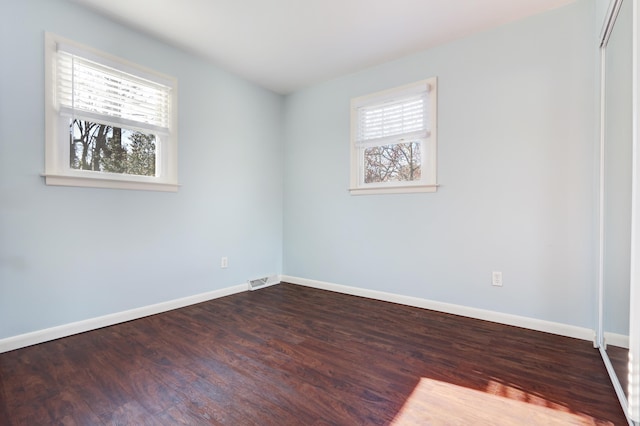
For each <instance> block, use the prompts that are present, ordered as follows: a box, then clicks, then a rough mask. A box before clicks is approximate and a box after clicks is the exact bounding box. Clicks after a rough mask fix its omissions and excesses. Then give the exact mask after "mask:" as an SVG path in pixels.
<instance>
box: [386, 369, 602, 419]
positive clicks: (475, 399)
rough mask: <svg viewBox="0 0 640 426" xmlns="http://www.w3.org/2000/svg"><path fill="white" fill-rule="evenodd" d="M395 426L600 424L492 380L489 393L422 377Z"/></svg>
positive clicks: (398, 415)
mask: <svg viewBox="0 0 640 426" xmlns="http://www.w3.org/2000/svg"><path fill="white" fill-rule="evenodd" d="M392 424H393V425H451V424H456V425H457V424H460V425H467V424H469V425H471V424H472V425H525V424H526V425H544V426H552V425H558V426H560V425H562V426H567V425H601V424H606V423H603V422H599V421H598V420H597V419H594V418H592V417H590V416H588V415H585V414H580V413H572V412H570V411H569V410H568V409H567V408H566V407H564V406H561V405H559V404H554V403H551V402H549V401H546V400H545V399H544V398H541V397H539V396H536V395H531V394H528V393H527V392H523V391H522V390H519V389H516V388H513V387H510V386H505V385H504V384H501V383H499V382H495V381H491V382H490V383H489V386H488V387H487V390H486V391H478V390H474V389H468V388H465V387H461V386H456V385H453V384H450V383H446V382H440V381H437V380H432V379H427V378H422V379H420V382H419V383H418V385H417V386H416V388H415V389H414V391H413V392H412V394H411V395H410V396H409V398H408V399H407V401H406V402H405V404H404V406H403V407H402V409H401V410H400V411H399V412H398V414H397V416H396V417H395V419H394V420H393V422H392Z"/></svg>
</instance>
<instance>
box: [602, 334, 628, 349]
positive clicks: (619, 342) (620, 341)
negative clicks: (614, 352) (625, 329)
mask: <svg viewBox="0 0 640 426" xmlns="http://www.w3.org/2000/svg"><path fill="white" fill-rule="evenodd" d="M604 343H605V344H606V345H611V346H619V347H621V348H626V349H629V336H626V335H624V334H618V333H609V332H608V331H605V332H604Z"/></svg>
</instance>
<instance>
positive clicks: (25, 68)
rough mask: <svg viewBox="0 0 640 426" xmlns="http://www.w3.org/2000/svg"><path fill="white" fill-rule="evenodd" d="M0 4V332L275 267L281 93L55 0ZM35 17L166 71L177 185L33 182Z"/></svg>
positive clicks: (206, 287)
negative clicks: (172, 103) (175, 109)
mask: <svg viewBox="0 0 640 426" xmlns="http://www.w3.org/2000/svg"><path fill="white" fill-rule="evenodd" d="M0 15H1V16H2V21H3V22H2V25H1V26H0V53H1V55H2V56H1V57H2V63H1V65H0V339H2V338H5V337H9V336H14V335H18V334H22V333H26V332H30V331H34V330H40V329H44V328H48V327H52V326H56V325H61V324H66V323H69V322H73V321H79V320H83V319H88V318H93V317H97V316H101V315H105V314H110V313H115V312H119V311H123V310H127V309H131V308H136V307H141V306H146V305H151V304H154V303H158V302H162V301H167V300H172V299H176V298H180V297H185V296H190V295H194V294H199V293H203V292H207V291H211V290H215V289H220V288H225V287H229V286H233V285H237V284H241V283H244V282H246V280H247V279H250V278H256V277H260V276H265V275H267V274H274V273H280V272H281V265H282V192H283V190H282V158H283V154H282V148H283V146H282V121H281V119H282V107H283V98H282V97H281V96H279V95H275V94H273V93H271V92H268V91H265V90H263V89H260V88H258V87H256V86H253V85H251V84H249V83H247V82H245V81H243V80H242V79H240V78H237V77H235V76H233V75H231V74H229V73H227V72H225V71H223V70H221V69H220V68H217V67H215V66H212V65H211V64H209V63H207V62H205V61H202V60H199V59H197V58H195V57H194V56H191V55H188V54H186V53H183V52H181V51H179V50H177V49H173V48H170V47H168V46H166V45H164V44H162V43H160V42H158V41H155V40H153V39H151V38H148V37H145V36H142V35H140V34H138V33H136V32H133V31H131V30H128V29H126V28H124V27H121V26H119V25H116V24H114V23H113V22H111V21H109V20H106V19H104V18H102V17H100V16H98V15H96V14H93V13H91V12H88V11H86V10H84V9H82V8H80V7H78V6H75V5H73V4H71V3H68V2H66V1H60V0H22V1H18V0H10V1H2V2H1V3H0ZM45 30H46V31H51V32H54V33H57V34H59V35H61V36H64V37H68V38H71V39H73V40H75V41H78V42H80V43H85V44H88V45H90V46H93V47H95V48H98V49H101V50H103V51H106V52H109V53H112V54H115V55H118V56H121V57H124V58H126V59H129V60H132V61H135V62H137V63H139V64H142V65H144V66H147V67H151V68H153V69H156V70H158V71H160V72H163V73H166V74H170V75H173V76H175V77H177V79H178V86H179V89H178V91H179V181H180V183H181V184H182V187H181V188H180V190H179V192H178V193H157V192H145V191H122V190H100V189H83V188H65V187H53V186H45V185H44V183H43V179H42V178H41V177H40V173H42V172H43V171H44V105H43V99H44V93H43V84H44V83H43V82H44V71H43V69H44V66H43V55H44V52H43V33H44V31H45ZM221 256H228V257H229V268H228V269H225V270H222V269H220V267H219V266H220V257H221Z"/></svg>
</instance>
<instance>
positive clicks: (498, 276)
mask: <svg viewBox="0 0 640 426" xmlns="http://www.w3.org/2000/svg"><path fill="white" fill-rule="evenodd" d="M491 285H493V286H496V287H502V272H500V271H493V272H492V273H491Z"/></svg>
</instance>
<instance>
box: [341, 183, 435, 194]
mask: <svg viewBox="0 0 640 426" xmlns="http://www.w3.org/2000/svg"><path fill="white" fill-rule="evenodd" d="M439 186H440V185H438V184H434V185H412V186H389V187H380V186H378V187H375V188H349V192H350V193H351V195H375V194H412V193H418V192H437V191H438V187H439Z"/></svg>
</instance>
